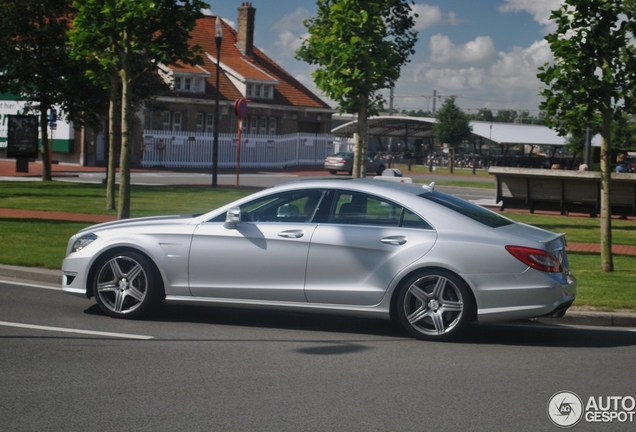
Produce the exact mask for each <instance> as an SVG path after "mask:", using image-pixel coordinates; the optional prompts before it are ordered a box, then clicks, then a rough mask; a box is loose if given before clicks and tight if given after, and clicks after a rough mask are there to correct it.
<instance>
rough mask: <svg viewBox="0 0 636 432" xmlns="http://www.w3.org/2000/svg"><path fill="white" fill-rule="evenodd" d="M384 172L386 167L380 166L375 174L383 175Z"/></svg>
mask: <svg viewBox="0 0 636 432" xmlns="http://www.w3.org/2000/svg"><path fill="white" fill-rule="evenodd" d="M383 172H384V165H380V166H379V167H378V170H377V171H376V172H375V173H376V174H377V175H379V176H380V175H382V173H383Z"/></svg>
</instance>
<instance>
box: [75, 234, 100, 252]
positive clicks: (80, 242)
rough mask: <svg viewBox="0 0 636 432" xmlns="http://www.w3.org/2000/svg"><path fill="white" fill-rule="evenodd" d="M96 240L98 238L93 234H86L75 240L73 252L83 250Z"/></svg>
mask: <svg viewBox="0 0 636 432" xmlns="http://www.w3.org/2000/svg"><path fill="white" fill-rule="evenodd" d="M95 240H97V236H96V235H95V234H93V233H89V234H85V235H83V236H81V237H78V238H77V240H75V243H73V247H72V248H71V252H77V251H79V250H82V249H84V248H85V247H86V246H88V245H89V244H91V243H93V242H94V241H95Z"/></svg>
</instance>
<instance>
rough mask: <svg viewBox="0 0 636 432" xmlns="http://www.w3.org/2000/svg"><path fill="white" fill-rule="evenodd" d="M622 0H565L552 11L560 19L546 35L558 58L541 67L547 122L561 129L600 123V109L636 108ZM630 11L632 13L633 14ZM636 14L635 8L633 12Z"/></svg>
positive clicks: (634, 71)
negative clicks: (544, 85) (622, 14)
mask: <svg viewBox="0 0 636 432" xmlns="http://www.w3.org/2000/svg"><path fill="white" fill-rule="evenodd" d="M622 3H623V0H566V1H565V2H564V4H563V6H562V7H561V8H560V9H558V10H555V11H553V13H552V19H554V20H555V21H556V23H557V25H558V30H557V31H556V32H555V33H552V34H549V35H548V36H546V40H547V41H548V43H549V44H550V48H551V50H552V52H553V54H554V62H553V63H551V64H548V63H546V64H545V65H544V66H542V67H540V68H539V74H538V75H537V76H538V78H539V79H540V80H541V81H542V82H543V83H545V84H546V87H544V88H542V89H541V91H540V94H541V96H543V97H544V101H543V102H542V104H541V109H542V110H544V111H545V112H546V113H547V114H548V118H547V119H546V122H547V124H548V126H550V127H552V128H554V129H555V130H557V131H558V132H559V133H560V134H561V135H567V134H568V133H569V132H571V131H573V130H576V129H585V128H586V127H588V126H595V125H596V126H599V125H600V122H601V116H600V114H601V113H602V112H603V111H609V112H610V114H611V116H612V118H618V117H619V116H620V114H621V112H623V111H624V110H628V111H631V110H632V109H633V88H634V82H635V79H636V76H635V74H636V68H635V66H636V58H635V56H634V46H633V45H632V44H631V43H630V37H631V35H630V32H629V31H628V25H633V24H630V23H629V21H628V20H625V19H624V17H622V16H621V13H623V11H624V8H622ZM628 16H629V15H628ZM633 16H634V15H633V14H632V15H631V17H633Z"/></svg>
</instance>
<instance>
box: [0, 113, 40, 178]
mask: <svg viewBox="0 0 636 432" xmlns="http://www.w3.org/2000/svg"><path fill="white" fill-rule="evenodd" d="M7 117H8V131H7V132H8V134H7V157H8V158H16V160H15V170H16V172H25V173H28V172H29V159H37V157H38V116H34V115H8V116H7Z"/></svg>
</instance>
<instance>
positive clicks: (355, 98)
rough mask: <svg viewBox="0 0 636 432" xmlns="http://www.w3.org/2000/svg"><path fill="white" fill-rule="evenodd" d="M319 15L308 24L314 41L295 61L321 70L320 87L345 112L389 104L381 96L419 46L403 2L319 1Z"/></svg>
mask: <svg viewBox="0 0 636 432" xmlns="http://www.w3.org/2000/svg"><path fill="white" fill-rule="evenodd" d="M316 4H317V6H318V15H317V16H316V17H315V18H312V19H309V20H307V21H305V26H306V27H307V29H308V31H309V37H308V38H307V39H306V40H305V41H304V42H303V44H302V46H301V47H300V48H299V49H298V51H297V53H296V57H297V58H298V59H300V60H304V61H306V62H307V63H309V64H315V65H318V68H317V69H316V70H315V72H314V73H313V74H312V75H313V77H314V80H315V83H316V86H317V87H318V88H319V89H320V90H322V91H323V92H325V94H326V95H327V96H329V97H330V98H331V99H333V100H334V101H336V102H338V104H339V106H340V110H341V112H347V113H358V112H359V111H360V104H361V101H360V96H361V95H366V96H367V97H368V101H369V106H370V112H369V115H374V114H377V111H378V109H380V108H381V107H382V106H383V105H384V99H383V97H382V95H380V94H379V93H378V92H379V91H380V90H382V89H386V88H389V87H391V86H393V85H394V84H395V82H396V81H397V79H398V78H399V75H400V68H401V67H402V66H403V65H405V64H406V63H407V62H408V58H409V56H410V55H411V54H413V52H414V50H413V46H414V45H415V42H416V41H417V35H416V32H415V31H413V30H411V29H412V28H413V26H414V24H415V23H414V16H413V14H412V13H411V8H410V5H409V2H407V1H404V0H317V2H316Z"/></svg>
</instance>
